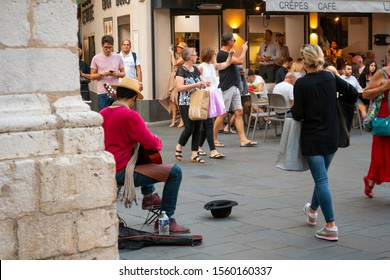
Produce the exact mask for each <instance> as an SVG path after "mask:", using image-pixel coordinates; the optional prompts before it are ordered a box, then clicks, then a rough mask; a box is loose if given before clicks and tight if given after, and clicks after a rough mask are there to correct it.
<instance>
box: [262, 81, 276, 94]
mask: <svg viewBox="0 0 390 280" xmlns="http://www.w3.org/2000/svg"><path fill="white" fill-rule="evenodd" d="M275 85H276V84H275V83H265V86H266V87H267V91H268V93H272V91H273V90H274V87H275Z"/></svg>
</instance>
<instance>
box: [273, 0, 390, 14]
mask: <svg viewBox="0 0 390 280" xmlns="http://www.w3.org/2000/svg"><path fill="white" fill-rule="evenodd" d="M266 3H267V4H266V5H267V6H266V9H267V11H269V12H321V13H390V1H356V0H355V1H347V0H346V1H341V0H339V1H320V0H307V1H303V0H301V1H299V0H290V1H288V0H267V2H266Z"/></svg>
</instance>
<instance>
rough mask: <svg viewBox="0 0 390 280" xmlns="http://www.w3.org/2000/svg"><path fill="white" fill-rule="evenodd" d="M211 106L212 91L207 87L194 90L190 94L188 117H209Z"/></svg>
mask: <svg viewBox="0 0 390 280" xmlns="http://www.w3.org/2000/svg"><path fill="white" fill-rule="evenodd" d="M209 106H210V91H208V90H205V89H199V90H194V91H193V92H191V95H190V108H189V110H188V117H189V118H190V120H193V121H201V120H206V119H207V114H208V111H209Z"/></svg>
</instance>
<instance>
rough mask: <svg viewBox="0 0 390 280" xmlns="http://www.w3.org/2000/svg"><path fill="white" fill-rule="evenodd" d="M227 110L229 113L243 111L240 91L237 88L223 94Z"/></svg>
mask: <svg viewBox="0 0 390 280" xmlns="http://www.w3.org/2000/svg"><path fill="white" fill-rule="evenodd" d="M222 94H223V101H224V103H225V108H226V110H227V111H228V112H234V111H236V110H240V109H242V104H241V94H240V90H239V89H238V87H236V86H232V87H230V88H229V89H228V90H225V91H223V92H222Z"/></svg>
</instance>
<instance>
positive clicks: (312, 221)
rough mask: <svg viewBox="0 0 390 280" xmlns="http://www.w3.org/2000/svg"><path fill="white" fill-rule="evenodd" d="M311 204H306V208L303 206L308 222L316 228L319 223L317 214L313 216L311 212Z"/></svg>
mask: <svg viewBox="0 0 390 280" xmlns="http://www.w3.org/2000/svg"><path fill="white" fill-rule="evenodd" d="M309 207H310V203H309V202H308V203H306V204H305V206H303V213H305V215H306V217H307V219H306V222H307V223H308V224H309V225H311V226H315V225H316V223H317V213H315V214H312V213H310V212H309Z"/></svg>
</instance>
